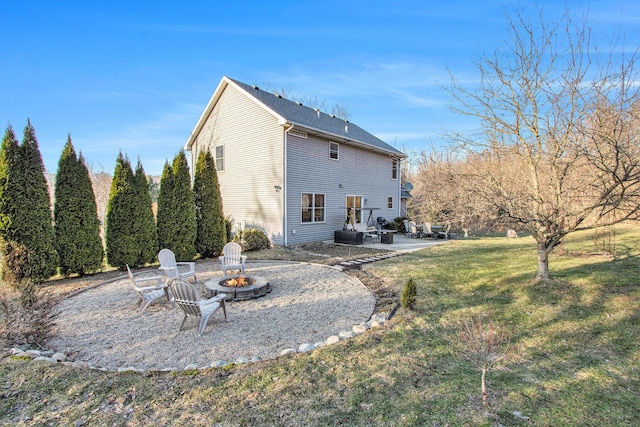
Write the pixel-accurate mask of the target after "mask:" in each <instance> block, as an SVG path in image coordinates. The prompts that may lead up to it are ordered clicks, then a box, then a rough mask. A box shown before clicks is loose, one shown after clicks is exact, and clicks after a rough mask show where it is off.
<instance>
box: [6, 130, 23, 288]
mask: <svg viewBox="0 0 640 427" xmlns="http://www.w3.org/2000/svg"><path fill="white" fill-rule="evenodd" d="M21 171H22V163H21V156H20V146H19V144H18V139H17V138H16V135H15V133H14V132H13V128H12V127H11V126H7V130H6V131H5V133H4V137H3V138H2V145H1V146H0V244H1V248H0V249H1V250H2V280H3V281H5V282H7V283H13V284H15V283H19V282H20V281H21V280H22V279H23V277H24V272H23V264H24V259H23V258H22V257H21V256H20V253H24V248H21V245H20V244H19V243H18V241H17V240H16V239H17V237H18V235H19V229H18V222H17V221H19V218H18V212H16V209H15V206H16V204H18V203H19V199H20V197H21V196H20V194H21V193H22V181H21V176H20V175H21Z"/></svg>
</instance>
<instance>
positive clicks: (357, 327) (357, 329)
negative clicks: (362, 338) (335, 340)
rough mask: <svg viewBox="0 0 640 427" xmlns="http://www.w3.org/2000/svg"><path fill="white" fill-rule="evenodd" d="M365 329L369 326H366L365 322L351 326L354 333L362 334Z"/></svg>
mask: <svg viewBox="0 0 640 427" xmlns="http://www.w3.org/2000/svg"><path fill="white" fill-rule="evenodd" d="M367 329H369V328H367V324H366V323H362V324H360V325H355V326H354V327H353V333H354V334H356V335H362V334H364V333H365V332H367Z"/></svg>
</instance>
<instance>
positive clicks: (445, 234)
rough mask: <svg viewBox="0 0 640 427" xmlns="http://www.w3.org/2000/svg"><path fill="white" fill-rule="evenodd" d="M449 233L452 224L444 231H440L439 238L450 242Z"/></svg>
mask: <svg viewBox="0 0 640 427" xmlns="http://www.w3.org/2000/svg"><path fill="white" fill-rule="evenodd" d="M449 231H451V224H448V225H447V228H445V230H444V231H438V238H440V236H442V238H443V239H446V240H449Z"/></svg>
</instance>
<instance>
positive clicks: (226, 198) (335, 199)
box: [185, 77, 406, 246]
mask: <svg viewBox="0 0 640 427" xmlns="http://www.w3.org/2000/svg"><path fill="white" fill-rule="evenodd" d="M201 150H210V151H211V154H212V155H213V157H214V158H215V162H216V169H217V171H218V179H219V182H220V191H221V194H222V200H223V209H224V213H225V215H230V216H231V217H232V218H233V220H234V223H235V225H236V226H237V227H247V226H255V227H260V228H262V229H263V230H264V231H265V232H266V234H267V236H269V238H270V240H271V241H272V242H273V243H274V244H276V245H285V246H286V245H293V244H300V243H307V242H314V241H322V240H329V239H332V238H333V232H334V230H342V229H343V227H344V226H345V224H346V219H347V214H348V212H349V211H350V209H349V208H353V213H354V220H355V222H359V223H361V222H367V221H369V222H370V223H372V222H374V221H375V220H376V218H377V217H378V216H383V217H385V218H387V219H389V220H393V218H395V217H397V216H399V214H400V197H401V186H400V170H401V168H400V162H401V161H402V159H404V158H405V157H406V156H405V155H404V154H403V153H402V152H400V151H398V150H396V149H395V148H393V147H391V146H390V145H388V144H387V143H385V142H384V141H382V140H380V139H378V138H376V137H375V136H373V135H372V134H370V133H368V132H366V131H365V130H364V129H362V128H360V127H358V126H356V125H355V124H353V123H350V122H348V121H345V120H342V119H340V118H337V117H335V116H333V115H330V114H326V113H323V112H322V111H319V110H317V109H314V108H310V107H307V106H305V105H302V104H301V103H299V102H293V101H290V100H287V99H285V98H282V97H281V96H279V95H277V94H273V93H270V92H267V91H264V90H261V89H260V88H258V87H256V86H250V85H247V84H244V83H241V82H238V81H236V80H232V79H230V78H228V77H223V78H222V80H221V82H220V84H219V85H218V87H217V89H216V91H215V92H214V94H213V96H212V97H211V100H210V101H209V103H208V104H207V107H206V108H205V110H204V112H203V113H202V116H201V117H200V119H199V120H198V122H197V124H196V126H195V128H194V130H193V132H192V133H191V136H189V139H188V140H187V142H186V145H185V151H187V152H189V153H191V162H192V163H191V164H193V165H195V163H196V159H197V156H198V153H199V152H200V151H201Z"/></svg>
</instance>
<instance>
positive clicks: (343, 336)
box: [338, 331, 356, 339]
mask: <svg viewBox="0 0 640 427" xmlns="http://www.w3.org/2000/svg"><path fill="white" fill-rule="evenodd" d="M355 335H356V334H354V333H353V331H341V332H340V333H339V334H338V336H339V337H340V338H341V339H346V338H353V337H354V336H355Z"/></svg>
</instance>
